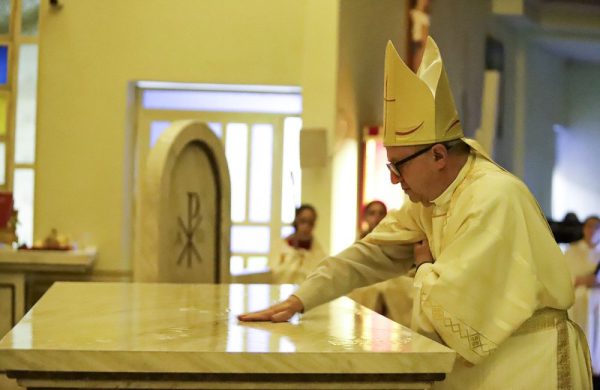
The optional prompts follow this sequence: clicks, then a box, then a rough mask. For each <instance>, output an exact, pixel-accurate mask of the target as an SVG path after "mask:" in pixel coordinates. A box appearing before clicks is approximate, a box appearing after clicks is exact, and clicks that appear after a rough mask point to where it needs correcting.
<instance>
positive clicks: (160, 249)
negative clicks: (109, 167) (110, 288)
mask: <svg viewBox="0 0 600 390" xmlns="http://www.w3.org/2000/svg"><path fill="white" fill-rule="evenodd" d="M143 168H144V169H143V172H141V174H143V177H144V181H143V186H142V196H141V199H140V201H139V209H138V210H139V212H136V217H137V220H136V233H135V237H136V240H135V244H136V249H135V250H136V261H135V269H134V273H135V275H134V280H135V281H141V282H168V283H218V282H227V281H228V280H229V257H230V248H229V242H230V241H229V237H230V230H231V218H230V214H229V212H230V208H231V203H230V191H231V190H230V181H229V173H228V167H227V161H226V159H225V151H224V150H223V144H222V142H221V141H220V140H219V139H218V138H217V137H216V136H215V134H214V133H213V132H212V131H211V130H210V128H209V127H208V126H206V125H205V124H204V123H198V122H193V121H181V122H175V123H173V125H172V126H171V127H169V128H168V129H167V130H165V131H164V132H163V133H162V134H161V136H160V137H159V138H158V140H157V142H156V144H155V146H154V148H153V149H151V150H150V153H149V155H148V161H147V162H146V164H145V165H143Z"/></svg>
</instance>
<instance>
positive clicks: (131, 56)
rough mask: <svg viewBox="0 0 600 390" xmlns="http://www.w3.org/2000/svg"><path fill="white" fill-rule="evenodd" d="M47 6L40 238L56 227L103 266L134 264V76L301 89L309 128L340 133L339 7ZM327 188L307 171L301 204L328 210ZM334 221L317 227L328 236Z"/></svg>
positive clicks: (271, 2) (291, 0) (309, 3)
mask: <svg viewBox="0 0 600 390" xmlns="http://www.w3.org/2000/svg"><path fill="white" fill-rule="evenodd" d="M47 3H48V2H41V10H40V18H41V22H40V65H39V94H38V98H39V105H38V135H37V137H38V138H37V154H36V158H37V162H36V167H37V174H36V183H35V185H36V201H35V216H36V220H35V235H36V238H39V237H41V236H43V235H44V233H45V232H47V231H49V230H50V229H51V228H52V227H56V228H58V229H59V231H61V232H64V233H68V234H70V235H71V236H73V238H74V239H78V238H81V237H84V239H85V240H86V241H88V242H91V243H93V244H95V245H96V246H98V248H99V261H98V263H97V269H100V270H114V271H120V270H129V269H130V268H131V265H130V258H131V252H130V250H131V249H130V245H131V243H130V233H131V232H130V227H129V226H130V221H129V218H130V207H131V201H132V199H131V194H130V193H129V190H130V188H131V183H130V181H131V175H130V173H129V172H130V158H131V156H128V153H129V150H130V148H131V145H130V142H131V134H130V133H129V130H128V127H127V121H128V115H129V111H128V104H130V103H131V102H130V101H128V99H129V97H128V93H127V87H128V83H130V82H131V81H135V80H165V81H182V82H217V83H247V84H284V85H300V86H302V87H303V93H304V114H303V117H304V120H305V123H306V124H307V125H310V126H324V127H326V128H328V129H331V128H333V124H334V121H335V102H334V96H335V66H336V65H335V64H336V54H335V53H336V45H337V40H336V39H337V38H336V37H337V17H336V15H337V9H338V6H339V5H338V1H337V0H335V1H334V0H328V1H323V0H305V1H297V0H286V1H284V0H252V1H248V0H219V1H198V0H177V1H164V0H128V1H122V0H86V1H81V0H62V1H61V3H63V7H62V9H60V10H52V9H49V8H48V7H49V6H48V4H47ZM329 183H330V168H329V167H325V168H323V169H319V170H318V172H306V174H305V176H304V183H303V185H304V186H305V189H304V195H305V198H304V200H306V201H310V202H313V203H315V205H316V206H317V208H320V209H325V210H328V208H329V199H330V198H329V196H328V193H329V191H330V184H329ZM316 186H318V187H317V188H320V190H319V191H317V190H314V189H313V188H315V187H316ZM328 222H329V221H328V220H327V218H322V219H321V220H320V227H321V228H320V229H321V230H320V231H318V233H319V234H321V235H322V236H324V237H326V236H328V226H329V223H328ZM324 241H327V240H326V239H325V240H324ZM325 244H327V242H325Z"/></svg>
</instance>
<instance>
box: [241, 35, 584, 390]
mask: <svg viewBox="0 0 600 390" xmlns="http://www.w3.org/2000/svg"><path fill="white" fill-rule="evenodd" d="M384 104H385V111H384V145H385V146H386V149H387V154H388V160H389V161H390V163H388V168H389V169H390V179H391V181H392V183H397V184H400V185H401V186H402V189H403V190H404V192H405V193H406V195H407V196H408V198H409V199H410V202H404V204H403V205H402V207H401V208H400V209H399V210H393V211H391V212H389V213H388V215H387V216H386V218H385V219H384V220H383V221H381V223H380V224H379V225H378V226H377V228H375V230H374V231H373V232H372V233H371V234H369V235H368V236H366V237H365V238H364V239H362V240H360V241H358V242H356V243H355V244H353V245H352V246H350V247H349V248H347V249H346V250H344V251H342V252H341V253H339V254H338V255H335V256H331V257H329V258H327V259H325V260H324V261H323V262H322V263H321V265H320V266H319V268H317V269H316V270H315V272H313V273H312V274H311V275H310V276H309V277H308V278H307V280H306V281H305V282H304V283H302V284H301V285H300V286H299V288H298V290H297V291H296V292H295V293H294V294H293V295H291V296H290V297H289V298H288V299H287V300H285V301H283V302H281V303H278V304H275V305H273V306H271V307H269V308H267V309H265V310H262V311H259V312H255V313H247V314H242V315H240V316H239V317H238V318H239V319H240V320H241V321H264V320H270V321H275V322H278V321H287V320H288V319H289V318H290V317H291V316H292V315H293V314H295V313H297V312H302V311H306V310H310V309H311V308H313V307H315V306H317V305H319V304H322V303H324V302H327V301H329V300H331V299H334V298H336V297H338V296H340V295H342V294H345V293H347V292H348V291H351V290H352V289H354V288H356V287H358V286H363V285H368V284H371V283H375V282H379V281H381V280H385V279H389V278H392V277H395V276H397V275H402V274H407V273H408V272H410V271H411V270H413V271H414V270H415V269H416V272H415V276H414V282H413V288H414V291H413V292H414V295H413V297H414V300H413V308H412V320H411V326H412V328H413V329H415V330H417V331H418V332H420V333H421V334H423V335H426V336H428V337H430V338H432V339H434V340H436V341H439V342H441V343H443V344H445V345H447V346H449V347H450V348H452V349H453V350H455V351H456V352H457V353H458V355H459V357H458V359H457V360H456V363H455V367H454V369H453V371H452V372H451V373H450V374H448V375H447V376H446V379H445V380H444V381H442V382H438V383H436V384H435V388H440V389H462V390H464V389H473V390H475V389H590V388H591V386H592V378H591V367H590V359H589V349H588V346H587V342H586V340H585V335H584V334H583V332H582V331H581V329H580V328H579V327H578V326H577V325H576V324H574V323H573V322H571V321H570V320H569V318H568V315H567V309H568V308H569V307H570V306H571V305H572V303H573V296H574V294H573V285H572V283H571V280H570V277H569V270H568V267H567V263H566V261H565V259H564V256H563V254H562V252H561V250H560V249H559V247H558V245H557V244H556V242H555V241H554V238H553V236H552V233H551V231H550V228H549V226H548V224H547V222H546V219H545V217H544V215H543V213H542V211H541V209H540V207H539V205H538V203H537V202H536V200H535V199H534V197H533V196H532V194H531V193H530V191H529V190H528V189H527V187H526V185H525V184H524V183H523V182H522V181H521V180H519V179H518V178H517V177H515V176H513V175H512V174H510V173H509V172H507V171H505V170H504V169H502V168H501V167H500V166H498V165H497V164H496V163H494V162H493V161H492V160H491V158H490V157H489V156H488V155H487V154H486V153H485V152H484V151H483V150H482V148H481V146H480V145H479V144H477V143H476V142H475V141H473V140H471V139H468V138H465V137H464V135H463V130H462V127H461V124H460V121H459V120H458V114H457V112H456V108H455V106H454V101H453V99H452V95H451V91H450V87H449V83H448V80H447V76H446V72H445V70H444V68H443V64H442V59H441V56H440V53H439V50H438V48H437V46H436V44H435V42H434V41H433V39H431V38H428V42H427V45H426V48H425V53H424V56H423V61H422V63H421V65H420V67H419V69H418V71H417V74H416V75H415V73H413V72H412V71H411V70H410V69H409V68H408V67H407V66H406V64H405V63H404V62H403V61H402V59H401V58H400V56H399V55H398V53H397V51H396V50H395V48H394V47H393V45H392V43H391V42H389V43H388V46H387V48H386V60H385V82H384Z"/></svg>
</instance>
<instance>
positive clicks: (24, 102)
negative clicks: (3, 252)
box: [0, 0, 39, 245]
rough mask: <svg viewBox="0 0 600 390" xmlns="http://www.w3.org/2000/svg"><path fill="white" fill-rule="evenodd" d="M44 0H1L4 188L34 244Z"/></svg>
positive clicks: (0, 181) (0, 160)
mask: <svg viewBox="0 0 600 390" xmlns="http://www.w3.org/2000/svg"><path fill="white" fill-rule="evenodd" d="M38 18H39V0H0V171H1V172H0V190H2V191H12V192H13V196H14V207H15V209H17V210H18V212H19V215H18V221H19V224H18V225H17V236H18V237H19V243H25V244H27V245H32V244H33V218H34V215H33V202H34V195H35V186H34V183H35V134H36V103H37V96H36V91H37V72H38V70H37V67H38Z"/></svg>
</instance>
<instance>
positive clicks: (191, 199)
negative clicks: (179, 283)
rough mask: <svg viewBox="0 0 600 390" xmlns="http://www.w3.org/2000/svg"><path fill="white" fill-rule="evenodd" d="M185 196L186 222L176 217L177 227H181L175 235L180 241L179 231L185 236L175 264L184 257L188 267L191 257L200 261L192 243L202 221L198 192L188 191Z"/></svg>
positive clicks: (180, 262) (198, 253) (179, 263)
mask: <svg viewBox="0 0 600 390" xmlns="http://www.w3.org/2000/svg"><path fill="white" fill-rule="evenodd" d="M187 197H188V202H187V204H188V207H187V222H186V223H184V222H183V219H181V217H177V222H179V227H180V228H181V231H180V234H178V235H177V241H178V242H180V238H181V233H183V235H184V236H185V245H184V246H183V248H182V249H181V253H180V254H179V258H178V259H177V265H181V264H182V262H183V259H186V260H187V266H188V268H190V267H191V266H192V257H193V258H195V259H196V260H197V261H198V262H202V256H200V252H198V249H196V245H195V244H194V235H195V234H196V231H197V230H198V225H200V222H201V221H202V215H200V197H199V196H198V193H197V192H188V193H187ZM199 241H200V242H202V237H200V239H199Z"/></svg>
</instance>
